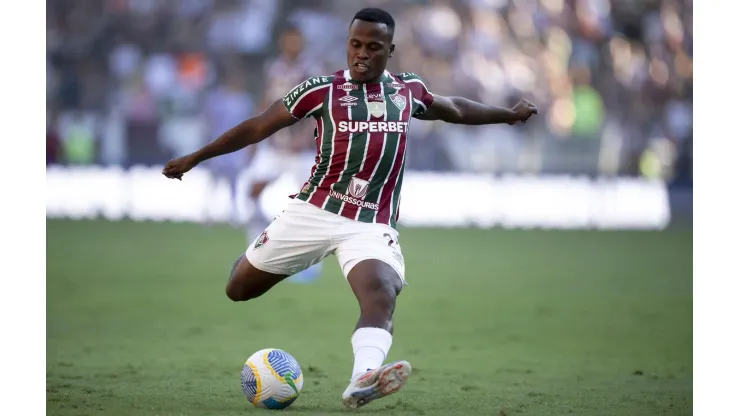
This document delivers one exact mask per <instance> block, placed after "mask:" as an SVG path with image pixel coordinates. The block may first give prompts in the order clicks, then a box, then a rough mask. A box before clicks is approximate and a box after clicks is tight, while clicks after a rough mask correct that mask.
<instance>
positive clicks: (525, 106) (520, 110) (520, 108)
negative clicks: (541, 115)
mask: <svg viewBox="0 0 740 416" xmlns="http://www.w3.org/2000/svg"><path fill="white" fill-rule="evenodd" d="M511 111H513V112H514V119H513V120H512V121H510V122H509V124H511V125H514V124H516V123H526V122H527V120H528V119H529V118H530V117H532V114H537V107H536V106H535V105H534V104H532V103H530V102H529V101H527V100H519V102H518V103H516V105H515V106H514V107H513V108H512V109H511Z"/></svg>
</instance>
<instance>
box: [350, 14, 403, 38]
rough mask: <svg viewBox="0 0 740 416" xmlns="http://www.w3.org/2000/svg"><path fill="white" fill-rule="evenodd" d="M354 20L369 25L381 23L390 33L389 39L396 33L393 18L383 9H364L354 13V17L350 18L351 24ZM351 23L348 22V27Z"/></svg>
mask: <svg viewBox="0 0 740 416" xmlns="http://www.w3.org/2000/svg"><path fill="white" fill-rule="evenodd" d="M355 20H362V21H363V22H370V23H383V24H384V25H386V26H387V27H388V30H389V31H390V32H391V39H392V38H393V33H394V32H395V31H396V22H395V21H394V20H393V16H391V14H390V13H388V12H387V11H385V10H383V9H378V8H375V7H367V8H364V9H362V10H360V11H359V12H357V13H355V17H353V18H352V22H354V21H355ZM352 22H350V25H351V24H352Z"/></svg>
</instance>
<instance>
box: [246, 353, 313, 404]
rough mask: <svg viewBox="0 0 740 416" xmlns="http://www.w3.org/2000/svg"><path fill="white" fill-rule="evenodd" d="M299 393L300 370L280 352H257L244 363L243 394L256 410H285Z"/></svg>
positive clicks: (294, 362)
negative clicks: (259, 408) (257, 408)
mask: <svg viewBox="0 0 740 416" xmlns="http://www.w3.org/2000/svg"><path fill="white" fill-rule="evenodd" d="M302 389H303V373H302V372H301V366H300V365H299V364H298V361H296V359H295V358H293V356H292V355H290V354H288V353H287V352H285V351H283V350H279V349H275V348H267V349H264V350H259V351H257V352H255V353H254V354H252V356H251V357H249V358H248V359H247V362H245V363H244V368H243V369H242V391H243V392H244V395H245V396H247V400H249V401H250V402H251V403H252V404H253V405H254V406H255V407H262V408H266V409H276V410H278V409H285V408H286V407H288V406H290V405H291V404H292V403H293V402H294V401H295V399H297V398H298V395H299V394H301V390H302Z"/></svg>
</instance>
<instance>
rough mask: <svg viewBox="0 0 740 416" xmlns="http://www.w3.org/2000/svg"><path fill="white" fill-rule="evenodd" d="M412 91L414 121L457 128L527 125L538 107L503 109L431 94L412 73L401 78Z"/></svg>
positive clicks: (524, 104) (523, 105)
mask: <svg viewBox="0 0 740 416" xmlns="http://www.w3.org/2000/svg"><path fill="white" fill-rule="evenodd" d="M399 78H401V80H402V81H404V82H405V83H406V85H407V86H408V87H409V88H410V89H411V93H412V96H413V100H414V113H413V116H414V118H417V119H420V120H442V121H446V122H448V123H455V124H470V125H480V124H501V123H508V124H516V123H518V122H522V123H524V122H525V121H527V119H528V118H529V117H531V116H532V114H537V107H535V106H534V105H533V104H531V103H530V102H528V101H526V100H522V101H520V102H519V103H518V104H517V105H515V106H514V107H513V108H502V107H496V106H493V105H486V104H481V103H478V102H475V101H472V100H468V99H467V98H462V97H445V96H442V95H436V94H432V93H431V92H430V91H429V89H428V88H427V86H426V84H425V83H424V80H422V79H421V77H419V76H418V75H416V74H414V73H413V72H406V73H403V74H400V75H399Z"/></svg>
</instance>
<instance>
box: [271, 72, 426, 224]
mask: <svg viewBox="0 0 740 416" xmlns="http://www.w3.org/2000/svg"><path fill="white" fill-rule="evenodd" d="M433 101H434V96H433V95H432V93H430V92H429V90H428V89H427V87H426V85H424V82H423V81H422V80H421V78H420V77H419V76H417V75H416V74H413V73H408V72H407V73H403V74H391V73H389V72H388V71H385V72H384V74H383V76H382V78H381V79H380V81H379V82H375V83H360V82H357V81H353V80H352V79H351V78H350V75H349V70H344V71H337V72H335V73H334V74H332V75H330V76H325V77H315V78H310V79H308V80H306V81H305V82H302V83H301V84H299V85H298V86H296V87H295V88H293V90H291V91H290V92H289V93H288V94H287V95H286V96H285V98H284V99H283V104H285V107H286V108H287V109H288V111H290V113H291V114H292V115H293V116H294V117H295V118H298V119H304V118H309V117H313V118H314V119H315V120H316V130H315V141H316V151H317V155H316V163H315V164H314V166H313V168H312V169H311V177H310V178H309V180H308V181H307V182H306V183H305V185H304V186H303V188H302V189H301V191H300V193H298V194H296V195H293V197H294V198H298V199H300V200H303V201H307V202H309V203H311V204H313V205H316V206H317V207H319V208H322V209H324V210H326V211H329V212H333V213H335V214H338V215H341V216H343V217H346V218H351V219H354V220H357V221H362V222H369V223H382V224H388V225H390V226H391V227H395V226H396V221H397V220H398V214H399V205H400V197H401V185H402V184H403V171H404V166H405V164H406V137H407V134H408V131H409V123H410V121H411V117H417V116H419V115H421V114H423V113H424V112H425V111H426V109H427V108H428V107H429V106H430V105H431V104H432V102H433Z"/></svg>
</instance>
